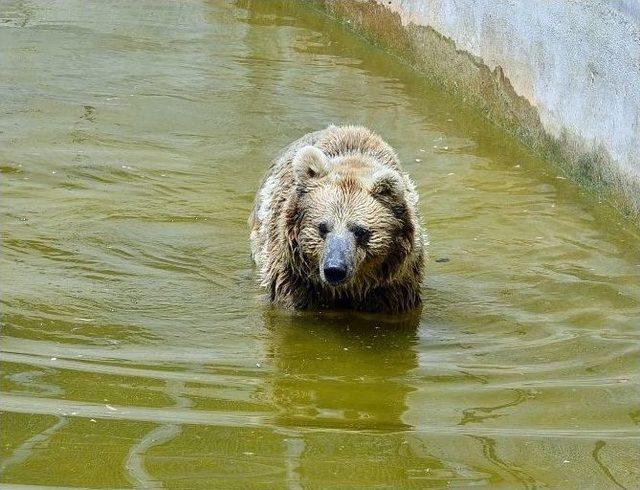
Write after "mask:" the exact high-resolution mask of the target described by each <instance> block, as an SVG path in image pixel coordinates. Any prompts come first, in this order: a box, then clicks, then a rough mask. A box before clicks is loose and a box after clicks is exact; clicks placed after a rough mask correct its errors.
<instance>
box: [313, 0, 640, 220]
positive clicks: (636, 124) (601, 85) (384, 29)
mask: <svg viewBox="0 0 640 490" xmlns="http://www.w3.org/2000/svg"><path fill="white" fill-rule="evenodd" d="M312 3H314V4H315V5H320V6H321V7H322V8H324V9H325V11H327V12H328V13H329V14H330V15H333V16H335V17H337V18H339V19H341V20H342V21H344V22H345V23H347V24H348V25H349V26H351V27H352V28H354V29H356V30H357V31H359V32H360V33H361V34H362V35H364V36H366V37H368V38H369V39H370V40H371V41H373V42H375V43H377V44H380V45H383V46H384V47H385V48H388V49H390V50H393V51H395V52H396V53H397V54H398V55H399V56H400V57H402V58H403V59H405V60H406V61H407V62H409V63H411V64H413V65H414V66H415V67H416V68H417V69H418V70H420V71H422V72H423V73H424V74H425V75H426V76H428V77H430V78H432V79H434V80H435V81H436V82H438V83H440V84H441V85H442V86H444V87H445V88H446V89H448V90H450V91H452V92H454V93H456V94H457V95H459V96H460V97H463V98H465V99H466V100H467V101H468V102H469V103H471V104H474V105H477V106H478V107H479V108H480V109H481V110H483V111H484V113H485V114H486V116H487V117H488V118H490V119H492V120H493V121H494V122H496V123H497V124H500V125H502V126H504V127H505V128H506V129H507V130H509V131H511V132H513V133H516V134H517V135H518V136H519V137H521V139H522V140H523V141H525V142H526V143H527V144H528V145H530V146H531V147H533V148H535V149H536V150H538V151H539V152H540V153H542V154H544V155H545V156H547V157H548V158H549V159H550V160H552V161H553V162H554V163H555V164H557V165H559V166H560V167H561V168H562V169H563V171H564V172H565V173H566V175H567V176H569V177H571V178H573V179H574V180H576V181H579V182H580V183H582V184H584V185H586V186H588V187H591V188H592V189H594V191H595V193H596V194H598V195H599V196H600V197H606V198H608V199H609V200H610V201H612V202H613V203H614V205H616V206H617V207H619V208H620V209H621V210H622V211H623V212H625V213H627V214H630V215H632V216H634V217H635V218H636V219H637V218H638V216H640V0H619V1H614V0H611V1H604V0H549V1H538V2H531V1H528V0H391V1H389V0H368V1H366V0H365V1H362V0H346V1H345V0H315V1H313V2H312Z"/></svg>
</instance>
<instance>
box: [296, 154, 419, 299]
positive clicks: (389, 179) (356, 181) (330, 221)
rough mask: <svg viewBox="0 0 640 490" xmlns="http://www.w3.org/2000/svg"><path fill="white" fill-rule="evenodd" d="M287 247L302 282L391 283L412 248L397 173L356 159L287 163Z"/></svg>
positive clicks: (411, 223)
mask: <svg viewBox="0 0 640 490" xmlns="http://www.w3.org/2000/svg"><path fill="white" fill-rule="evenodd" d="M293 173H294V179H295V183H296V189H297V194H296V196H297V206H296V211H295V214H296V219H295V235H296V236H295V243H296V248H297V251H296V253H298V254H299V257H300V260H301V261H302V262H303V264H304V269H305V272H306V273H307V274H309V276H310V277H309V279H310V280H315V281H318V282H320V283H321V284H323V285H324V286H327V287H330V288H336V289H340V288H349V287H352V286H354V285H357V286H358V287H360V288H368V287H375V286H376V285H380V284H385V283H387V282H390V281H392V280H393V278H394V277H396V276H397V275H398V274H399V273H400V272H401V270H402V268H403V267H404V266H405V262H406V259H407V257H408V256H409V255H410V254H411V253H412V251H413V249H414V246H415V244H416V236H415V234H416V233H419V230H416V224H417V223H418V221H417V217H416V214H415V207H416V205H417V202H415V201H417V194H416V193H415V191H414V190H413V184H412V183H411V181H410V180H409V178H408V177H406V176H405V175H404V174H402V173H401V172H400V171H399V170H397V169H395V168H392V167H391V166H389V165H383V164H382V163H380V162H379V161H378V160H377V159H376V158H375V156H373V155H367V154H362V153H353V154H347V155H339V156H335V157H331V156H328V155H327V154H325V153H324V152H323V151H322V150H321V149H319V148H317V147H314V146H305V147H303V148H301V149H300V150H298V152H297V153H296V155H295V157H294V158H293Z"/></svg>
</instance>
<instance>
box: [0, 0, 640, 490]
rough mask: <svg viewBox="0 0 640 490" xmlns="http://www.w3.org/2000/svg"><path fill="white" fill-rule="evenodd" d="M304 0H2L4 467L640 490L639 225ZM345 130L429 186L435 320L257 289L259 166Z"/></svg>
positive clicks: (214, 482)
mask: <svg viewBox="0 0 640 490" xmlns="http://www.w3.org/2000/svg"><path fill="white" fill-rule="evenodd" d="M291 4H292V2H284V3H282V4H280V3H276V2H250V1H238V2H222V1H215V2H201V1H196V0H194V1H185V2H180V1H178V2H168V1H156V0H154V1H151V0H146V1H140V2H111V1H109V2H92V3H87V2H81V1H74V0H59V1H46V2H31V1H26V2H25V1H15V2H14V1H8V2H3V3H2V5H0V46H1V48H0V114H1V117H0V170H1V171H2V175H1V178H2V184H1V186H2V187H1V195H2V197H1V201H0V205H1V206H2V235H3V236H2V239H3V243H2V254H1V256H0V261H1V270H0V276H1V277H2V280H1V281H2V298H1V300H2V338H1V340H0V348H1V351H2V352H1V354H0V360H1V371H2V377H1V379H2V384H1V407H0V408H1V409H2V416H1V419H0V442H1V444H0V456H1V462H0V472H1V473H0V482H2V483H4V484H9V483H12V484H32V485H49V486H68V487H72V486H82V487H94V488H98V487H119V488H122V487H131V486H139V487H160V486H165V487H167V488H207V489H208V488H225V489H230V488H242V489H246V488H265V489H272V488H354V487H361V488H373V487H376V488H426V487H445V486H451V487H457V488H458V487H461V486H467V485H495V486H503V487H507V488H514V487H526V488H535V487H543V486H545V485H547V486H552V487H556V488H577V487H582V488H585V487H590V488H638V486H639V485H640V477H639V469H638V464H639V463H638V461H640V431H639V424H640V408H639V401H640V391H639V389H638V387H639V384H638V382H639V374H640V371H639V369H638V368H639V367H640V362H639V360H640V357H639V355H640V348H639V344H640V237H639V236H638V232H637V230H633V229H631V228H630V227H629V226H628V224H626V223H624V222H620V220H619V219H618V217H617V216H616V214H615V213H614V212H612V211H611V210H610V209H608V208H607V207H605V205H603V204H599V203H597V202H594V201H593V199H592V198H590V197H589V196H585V195H582V193H581V191H579V190H577V189H576V188H574V187H573V186H571V185H570V184H568V183H567V182H566V181H565V180H563V179H562V178H560V177H561V176H559V175H558V174H557V173H556V172H555V171H554V169H553V167H552V166H551V165H549V164H547V163H545V162H542V161H539V160H538V159H537V158H536V157H535V156H534V155H532V154H531V153H530V152H528V150H526V149H525V148H523V147H521V146H520V145H519V144H518V143H517V142H515V141H513V140H512V139H511V138H510V137H508V136H507V135H506V134H504V133H502V132H501V131H499V130H497V129H495V128H492V127H491V126H489V125H487V124H486V123H485V122H483V120H482V119H481V118H480V117H478V115H477V114H474V113H473V112H472V111H470V110H468V109H466V108H465V107H464V104H463V103H462V102H460V101H456V100H453V99H451V98H450V97H449V96H447V95H445V94H444V93H442V92H441V91H439V90H438V89H436V88H434V87H432V86H430V85H429V84H428V83H425V82H424V81H423V80H421V79H420V78H419V77H418V76H416V75H415V74H414V73H413V72H412V71H411V70H409V69H407V68H406V67H404V66H402V65H401V64H399V63H398V62H397V61H395V60H394V59H392V58H390V57H389V56H387V55H385V54H384V53H381V52H380V51H378V50H376V49H374V48H372V47H370V46H367V45H366V44H365V43H364V42H363V41H361V40H360V39H359V38H357V37H355V36H353V35H352V34H349V33H348V32H346V31H344V30H342V29H341V28H340V27H338V26H335V25H334V24H332V23H331V22H329V21H327V20H325V19H324V18H323V17H322V16H320V15H319V14H317V13H316V12H314V11H313V10H311V9H308V8H304V7H294V6H292V5H291ZM287 5H288V6H287ZM332 122H334V123H357V124H364V125H367V126H370V127H371V128H373V129H375V130H376V131H378V132H379V133H380V134H381V135H382V136H383V137H384V138H385V139H387V140H388V141H389V142H390V143H391V144H392V145H393V146H394V147H395V148H397V150H398V152H399V154H400V156H401V158H402V160H403V162H404V166H405V168H406V169H407V170H408V172H409V173H410V174H411V175H412V176H413V178H414V180H415V182H416V184H417V187H418V189H419V192H420V194H421V206H420V209H421V212H422V214H423V216H424V223H425V226H426V228H427V229H428V231H429V235H430V240H431V246H430V257H431V258H430V261H429V265H428V275H427V278H426V280H425V285H424V289H423V297H424V303H425V304H424V309H423V311H422V313H421V315H420V317H419V318H415V319H414V320H411V319H403V320H402V321H398V322H395V323H389V322H388V321H385V320H384V319H383V318H380V317H377V316H358V315H354V314H348V313H328V312H319V313H304V314H303V313H298V314H292V313H290V312H286V311H280V310H277V309H273V308H270V307H268V305H266V304H265V303H264V301H263V297H262V293H261V292H260V291H259V290H258V289H257V288H256V286H255V281H254V271H253V268H252V264H251V260H250V255H249V246H248V231H247V226H246V219H247V216H248V214H249V212H250V210H251V206H252V200H253V195H254V192H255V190H256V189H257V187H258V184H259V182H260V179H261V178H262V175H263V173H264V171H265V169H266V167H267V165H268V163H269V160H270V159H271V158H272V157H273V156H274V155H275V154H276V152H277V151H278V150H279V149H280V148H281V147H283V146H284V145H286V144H287V143H289V142H291V141H293V140H294V139H296V138H298V137H299V136H301V135H302V134H304V133H306V132H308V131H312V130H316V129H319V128H322V127H324V126H326V125H328V124H329V123H332ZM436 259H448V261H447V260H436Z"/></svg>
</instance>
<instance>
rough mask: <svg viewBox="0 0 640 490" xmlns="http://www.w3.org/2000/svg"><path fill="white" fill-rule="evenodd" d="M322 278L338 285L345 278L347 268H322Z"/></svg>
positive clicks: (335, 266)
mask: <svg viewBox="0 0 640 490" xmlns="http://www.w3.org/2000/svg"><path fill="white" fill-rule="evenodd" d="M324 277H325V278H326V279H327V281H328V282H330V283H331V284H339V283H341V282H342V281H344V279H345V278H346V277H347V266H346V264H345V265H342V264H339V265H338V264H332V265H327V266H325V268H324Z"/></svg>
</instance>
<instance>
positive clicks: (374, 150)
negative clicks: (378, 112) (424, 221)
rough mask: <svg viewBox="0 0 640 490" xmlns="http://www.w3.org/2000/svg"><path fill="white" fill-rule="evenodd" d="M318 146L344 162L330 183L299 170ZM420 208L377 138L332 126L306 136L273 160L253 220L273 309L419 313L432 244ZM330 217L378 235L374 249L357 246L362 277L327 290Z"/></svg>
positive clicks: (256, 252)
mask: <svg viewBox="0 0 640 490" xmlns="http://www.w3.org/2000/svg"><path fill="white" fill-rule="evenodd" d="M309 145H312V146H314V147H316V148H318V149H320V150H321V151H322V152H323V153H324V154H325V155H326V156H327V157H328V158H329V159H331V161H332V162H339V163H338V164H335V163H334V166H333V167H331V169H330V170H329V171H328V174H327V175H326V177H324V178H322V179H319V178H316V179H314V178H313V177H306V176H304V175H303V176H300V175H298V174H296V169H294V164H293V162H294V159H295V158H296V155H297V154H299V153H298V152H299V151H300V150H301V149H302V148H304V147H306V146H309ZM312 150H313V149H312ZM314 151H315V150H314ZM309 174H310V175H313V174H314V172H313V171H311V170H309ZM417 204H418V195H417V193H416V191H415V188H414V185H413V182H412V181H411V179H410V178H409V177H408V176H407V175H406V174H405V173H404V172H403V171H402V169H401V167H400V164H399V161H398V157H397V155H396V153H395V152H394V151H393V149H392V148H391V147H390V146H389V145H388V144H386V143H385V142H384V141H383V140H382V139H381V138H380V137H379V136H378V135H376V134H375V133H373V132H371V131H370V130H368V129H366V128H362V127H355V126H342V127H336V126H329V127H328V128H327V129H325V130H322V131H318V132H315V133H310V134H307V135H305V136H304V137H302V138H300V139H299V140H297V141H295V142H294V143H292V144H291V145H290V146H288V147H287V148H285V150H284V151H283V152H282V153H281V154H280V155H279V156H278V157H277V158H276V159H275V160H274V161H273V163H272V164H271V166H270V168H269V170H268V171H267V174H266V176H265V179H264V180H263V182H262V184H261V186H260V190H259V191H258V193H257V195H256V200H255V205H254V209H253V212H252V214H251V217H250V218H249V225H250V227H251V250H252V256H253V259H254V261H255V263H256V265H257V267H258V272H259V277H260V283H261V285H262V286H264V287H265V288H267V289H268V290H269V293H270V299H271V301H272V302H274V303H278V304H280V305H282V306H285V307H292V308H298V309H310V308H351V309H356V310H362V311H380V312H387V313H399V312H404V311H408V310H411V309H414V308H416V307H418V306H419V305H420V304H421V299H420V283H421V279H422V274H423V268H424V246H425V240H424V237H423V232H422V228H421V226H420V218H419V215H418V212H417ZM323 207H324V208H326V209H324V214H322V213H321V211H319V209H320V210H322V209H323ZM318 213H321V214H318ZM325 216H326V217H327V218H331V219H335V220H342V221H340V222H341V223H343V222H344V223H346V222H347V220H356V221H364V222H367V223H369V225H370V226H371V227H373V228H374V233H372V235H371V237H370V242H369V243H367V244H366V246H361V247H358V252H357V253H358V256H357V257H358V258H357V260H358V269H357V272H356V274H355V275H354V277H353V278H352V279H351V280H350V281H349V282H348V283H347V284H344V285H340V286H330V285H328V284H326V283H325V282H324V281H323V280H322V278H321V275H320V271H319V269H320V268H319V261H320V259H321V256H322V250H323V241H322V240H321V238H320V237H319V236H318V233H317V231H316V226H315V225H316V223H317V222H318V220H319V219H322V218H323V217H325Z"/></svg>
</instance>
